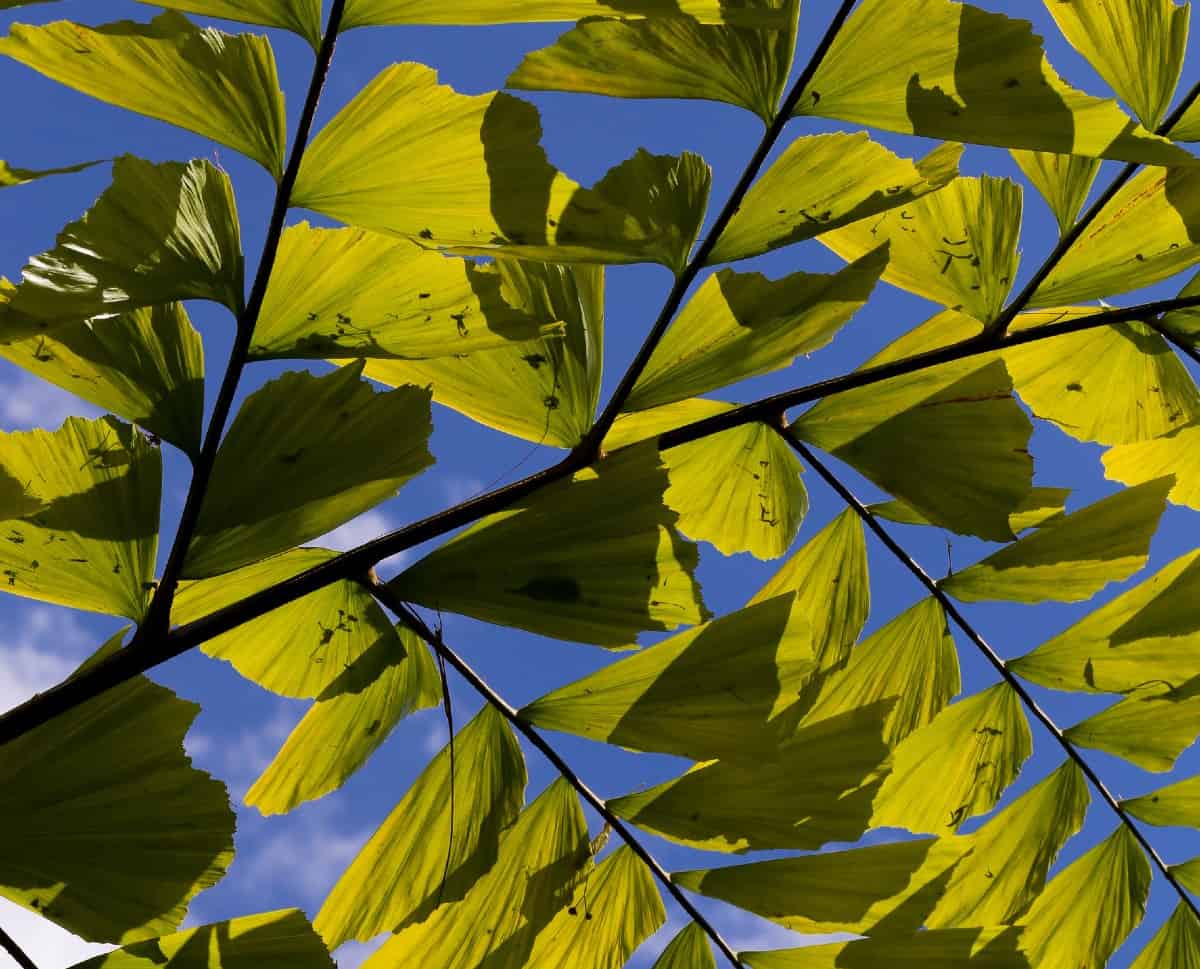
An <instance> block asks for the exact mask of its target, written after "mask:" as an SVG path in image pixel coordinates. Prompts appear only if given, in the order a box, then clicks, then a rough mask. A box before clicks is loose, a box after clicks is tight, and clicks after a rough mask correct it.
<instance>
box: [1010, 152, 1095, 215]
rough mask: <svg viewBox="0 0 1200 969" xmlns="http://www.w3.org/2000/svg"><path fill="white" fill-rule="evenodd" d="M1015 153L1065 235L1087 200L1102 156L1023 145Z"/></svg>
mask: <svg viewBox="0 0 1200 969" xmlns="http://www.w3.org/2000/svg"><path fill="white" fill-rule="evenodd" d="M1012 156H1013V160H1014V161H1016V163H1017V165H1019V166H1020V168H1021V171H1022V172H1024V173H1025V177H1026V178H1028V179H1029V181H1030V182H1032V183H1033V187H1034V188H1035V189H1037V191H1038V194H1039V195H1041V197H1042V198H1044V199H1045V200H1046V204H1047V205H1049V206H1050V211H1051V212H1053V213H1054V218H1055V219H1056V220H1058V232H1059V235H1065V234H1066V231H1067V230H1068V229H1069V228H1071V226H1073V225H1074V224H1075V219H1076V217H1077V216H1078V215H1079V210H1080V209H1082V208H1083V203H1084V202H1086V201H1087V196H1088V192H1090V191H1091V188H1092V183H1093V182H1094V181H1095V180H1096V175H1097V174H1098V173H1099V171H1100V159H1098V158H1088V157H1086V156H1083V155H1059V154H1055V153H1054V152H1051V151H1021V150H1019V149H1014V150H1013V152H1012Z"/></svg>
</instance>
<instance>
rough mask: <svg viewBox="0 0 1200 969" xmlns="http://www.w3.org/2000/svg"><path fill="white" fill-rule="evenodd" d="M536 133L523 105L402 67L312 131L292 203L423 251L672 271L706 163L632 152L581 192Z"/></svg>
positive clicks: (532, 114) (700, 211) (703, 192)
mask: <svg viewBox="0 0 1200 969" xmlns="http://www.w3.org/2000/svg"><path fill="white" fill-rule="evenodd" d="M541 134H542V130H541V121H540V120H539V118H538V112H537V109H536V108H534V107H533V105H531V104H529V103H527V102H525V101H521V100H518V99H517V98H514V97H510V96H509V95H507V94H483V95H479V96H477V97H469V96H467V95H463V94H458V93H457V92H455V91H454V90H453V89H451V88H449V87H446V86H444V85H439V84H438V83H437V72H436V71H434V70H433V69H432V68H428V67H425V66H424V65H421V64H396V65H393V66H392V67H389V68H387V69H386V70H384V71H383V72H382V73H381V74H380V75H379V76H378V77H376V78H375V79H374V80H373V81H371V83H370V84H368V85H367V86H366V87H365V88H364V89H363V90H362V91H361V92H360V93H359V94H358V96H357V97H355V98H354V100H353V101H351V102H350V104H348V105H347V106H346V107H345V108H344V109H342V111H341V112H340V113H339V114H338V115H337V116H336V117H335V118H334V119H333V120H332V121H331V122H330V123H329V124H328V125H326V127H325V128H324V129H323V130H322V131H321V132H320V134H318V135H317V136H316V138H314V139H313V141H312V144H311V145H310V146H309V148H308V150H307V151H306V152H305V154H304V162H303V164H302V165H301V166H300V175H299V178H298V180H297V182H296V188H295V191H294V192H293V195H292V201H293V203H294V204H295V205H297V206H299V207H301V208H308V209H313V210H315V211H317V212H322V213H324V214H325V215H328V216H331V217H333V218H335V219H340V220H341V221H343V222H346V223H349V224H350V225H357V226H361V227H362V228H365V229H374V230H376V231H379V232H387V233H391V234H392V235H398V236H403V237H405V238H409V239H412V240H413V241H415V242H417V243H418V244H420V245H424V246H426V247H427V248H442V249H450V250H455V251H458V252H461V253H466V254H472V253H476V254H484V255H494V254H496V253H497V252H505V251H508V252H511V253H513V254H514V255H521V256H525V257H527V258H533V259H546V260H560V261H561V260H569V261H581V262H646V261H661V262H664V263H666V264H667V265H669V266H672V267H673V268H677V264H678V263H679V260H680V259H681V258H686V250H687V249H689V248H690V247H691V244H692V242H693V241H694V240H695V234H696V232H698V231H699V227H700V222H701V221H702V220H703V218H704V208H705V204H706V202H707V200H708V187H709V180H710V174H709V171H708V166H707V165H705V164H704V162H703V160H702V159H700V158H699V157H698V156H696V155H691V154H685V155H683V156H682V157H680V158H672V157H669V156H657V155H650V154H648V153H646V152H640V153H639V154H638V155H637V156H635V157H634V158H633V159H631V160H630V161H628V162H625V163H624V164H622V165H619V166H617V168H615V169H613V170H612V171H611V172H609V174H608V175H607V176H605V178H604V179H602V180H601V182H600V183H599V184H598V185H597V186H596V187H595V189H592V190H585V189H581V188H580V187H579V186H578V185H577V184H575V182H573V181H571V180H570V179H569V178H567V177H566V176H565V175H563V174H562V173H561V172H559V171H557V170H556V169H555V168H554V167H553V166H552V165H551V164H550V163H549V162H548V161H547V160H546V153H545V151H544V150H543V149H542V147H541V145H540V144H539V140H540V138H541ZM634 193H636V194H634ZM630 205H636V206H637V207H636V208H633V209H631V208H629V206H630Z"/></svg>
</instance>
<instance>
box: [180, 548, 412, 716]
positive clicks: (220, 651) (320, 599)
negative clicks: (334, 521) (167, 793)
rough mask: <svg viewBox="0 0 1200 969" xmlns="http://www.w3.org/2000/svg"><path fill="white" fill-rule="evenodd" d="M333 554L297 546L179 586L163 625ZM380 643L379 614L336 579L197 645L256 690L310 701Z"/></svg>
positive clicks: (359, 588) (363, 593)
mask: <svg viewBox="0 0 1200 969" xmlns="http://www.w3.org/2000/svg"><path fill="white" fill-rule="evenodd" d="M336 557H337V552H331V551H328V550H326V549H323V548H297V549H293V550H292V551H290V552H285V553H284V554H282V555H277V556H274V557H273V558H269V559H266V560H265V561H262V562H256V563H255V564H253V565H247V566H246V567H245V568H241V569H237V570H236V571H233V572H226V573H224V574H223V575H221V576H219V577H217V578H212V579H201V580H199V581H196V582H181V583H180V584H179V591H178V592H176V594H175V600H174V603H173V605H172V608H171V622H172V623H173V624H176V625H179V624H182V623H188V622H193V621H194V620H197V619H201V618H203V617H204V616H207V615H209V614H211V613H214V612H216V611H217V610H218V609H224V608H225V607H226V606H231V605H233V604H234V603H236V602H240V601H241V600H243V599H245V598H247V597H248V596H251V595H254V594H255V593H257V592H262V591H263V590H264V589H268V588H270V587H272V586H274V585H276V584H278V583H280V582H284V581H286V580H288V579H290V578H292V577H293V576H296V575H299V574H300V573H301V572H304V571H307V570H308V569H311V568H315V567H316V566H318V565H321V564H322V563H324V562H328V561H329V560H330V559H333V558H336ZM380 639H387V640H392V639H394V633H393V630H392V624H391V623H390V622H389V621H388V618H387V616H386V615H385V614H384V612H383V610H382V609H381V608H380V607H379V605H378V603H376V602H375V599H374V597H373V596H372V595H371V594H370V593H369V592H368V591H367V590H366V588H365V587H364V586H363V585H362V584H360V583H358V582H353V581H350V580H343V581H340V582H332V583H330V584H329V585H326V586H323V587H322V588H320V589H318V590H317V591H316V592H310V593H309V594H308V595H306V596H303V597H301V598H299V599H297V600H295V601H294V602H289V603H288V604H287V605H285V606H280V607H279V608H277V609H273V610H271V611H270V612H268V613H266V614H265V615H263V616H260V617H259V618H258V619H252V620H250V622H248V623H246V624H244V625H241V626H238V627H237V628H236V629H233V630H230V631H229V632H227V633H223V634H221V635H220V636H215V637H213V638H212V639H208V640H206V641H205V642H203V643H202V644H201V645H200V648H201V649H202V650H203V651H204V653H205V654H206V655H208V656H211V657H213V658H214V659H223V660H225V661H227V662H229V663H231V664H233V667H234V669H236V670H237V671H238V672H239V673H241V674H242V676H244V677H246V678H247V679H249V680H253V681H254V682H255V683H257V684H258V685H259V686H261V687H263V688H264V689H267V690H271V691H272V692H274V693H279V694H282V695H283V696H291V697H316V696H320V695H322V694H324V693H326V692H327V691H328V690H329V689H330V688H331V687H332V686H333V685H334V684H335V683H336V682H338V681H339V680H340V679H341V678H342V677H343V675H344V673H345V672H346V671H347V670H348V669H350V668H351V667H353V666H354V665H355V664H356V663H357V661H358V660H359V659H361V658H362V657H363V655H364V654H365V653H367V652H368V651H369V650H370V649H371V647H372V646H374V645H375V643H376V642H377V641H379V640H380Z"/></svg>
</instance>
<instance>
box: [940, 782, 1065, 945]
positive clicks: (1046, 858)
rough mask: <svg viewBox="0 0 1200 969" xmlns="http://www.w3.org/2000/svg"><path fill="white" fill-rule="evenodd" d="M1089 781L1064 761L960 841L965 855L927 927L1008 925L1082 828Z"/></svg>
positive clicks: (1026, 905) (955, 869) (1034, 896)
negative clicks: (1060, 852)
mask: <svg viewBox="0 0 1200 969" xmlns="http://www.w3.org/2000/svg"><path fill="white" fill-rule="evenodd" d="M1088 801H1089V794H1088V787H1087V781H1086V780H1085V779H1084V776H1083V772H1082V771H1081V770H1080V769H1079V768H1078V767H1077V766H1076V765H1075V763H1074V762H1073V761H1066V762H1065V763H1064V764H1063V765H1062V766H1061V767H1059V768H1058V770H1056V771H1055V772H1054V773H1053V774H1051V775H1050V776H1049V777H1047V778H1046V779H1045V780H1044V781H1042V782H1041V783H1040V784H1038V785H1037V786H1036V787H1034V788H1032V789H1031V790H1029V791H1027V792H1026V793H1025V794H1022V795H1021V797H1019V798H1017V800H1015V801H1013V803H1012V804H1010V805H1009V806H1008V807H1006V808H1005V809H1004V810H1003V811H1001V812H999V813H998V814H997V815H995V816H994V817H993V818H991V819H990V820H989V821H988V822H987V823H986V824H984V825H983V826H982V827H981V828H979V829H978V830H977V831H975V832H973V833H972V834H970V835H966V836H965V837H963V838H961V839H959V840H960V841H962V842H963V843H964V844H963V848H964V852H963V856H962V858H961V859H960V860H959V861H958V863H957V864H956V865H955V867H954V870H953V872H952V873H951V874H950V877H949V880H948V881H947V882H946V884H945V887H944V890H943V891H942V892H940V894H939V897H938V899H937V905H936V907H935V908H934V909H933V911H932V913H931V914H930V915H929V916H928V918H927V920H926V924H927V925H928V926H929V927H930V928H953V927H955V926H962V925H1006V924H1009V923H1011V922H1015V921H1017V919H1018V917H1019V916H1020V915H1021V913H1023V912H1024V911H1025V910H1026V909H1027V908H1028V907H1029V905H1030V903H1031V902H1033V900H1034V899H1035V898H1037V896H1038V895H1039V894H1040V893H1041V891H1042V888H1043V886H1045V884H1046V876H1047V874H1048V873H1049V871H1050V866H1051V865H1052V864H1053V863H1054V859H1055V857H1056V856H1057V855H1058V853H1059V851H1061V850H1062V847H1063V845H1064V844H1066V843H1067V841H1068V840H1069V839H1070V838H1071V837H1072V835H1074V834H1075V833H1076V832H1077V831H1079V829H1080V828H1081V827H1082V826H1083V819H1084V815H1086V814H1087V808H1088Z"/></svg>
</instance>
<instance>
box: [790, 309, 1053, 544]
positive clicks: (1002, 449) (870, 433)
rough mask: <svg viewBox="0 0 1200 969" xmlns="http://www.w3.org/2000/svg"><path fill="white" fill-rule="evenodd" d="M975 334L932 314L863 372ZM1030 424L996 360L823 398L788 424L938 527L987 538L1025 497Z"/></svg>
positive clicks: (1006, 534) (954, 317)
mask: <svg viewBox="0 0 1200 969" xmlns="http://www.w3.org/2000/svg"><path fill="white" fill-rule="evenodd" d="M978 333H979V324H978V323H976V322H975V321H974V320H971V319H970V318H968V317H966V316H962V315H960V314H957V313H953V312H951V311H947V312H944V313H940V314H938V315H937V316H934V317H933V318H932V319H929V320H927V321H926V322H925V323H923V324H922V325H921V326H919V327H917V328H916V329H915V330H912V331H911V332H909V333H907V334H905V335H904V336H902V337H900V338H899V339H898V340H896V341H895V342H893V343H892V344H891V345H890V346H888V347H886V348H885V349H884V350H883V351H882V352H881V353H878V354H876V355H875V356H874V357H872V358H871V359H870V360H868V361H867V362H866V364H864V367H872V366H878V365H881V364H885V363H890V362H892V361H896V360H903V359H905V358H907V357H911V356H913V355H914V354H918V353H922V352H924V351H926V350H932V349H934V348H936V347H941V346H945V345H946V344H947V343H949V342H951V341H952V340H953V339H966V338H967V337H970V336H976V335H978ZM1032 430H1033V427H1032V425H1031V424H1030V422H1029V419H1028V418H1027V417H1026V416H1025V413H1024V411H1022V410H1021V408H1020V406H1019V405H1018V404H1017V402H1016V401H1015V400H1014V399H1013V397H1012V381H1011V380H1010V378H1009V376H1008V371H1007V370H1006V369H1005V368H1004V364H1003V363H1002V362H1000V361H999V360H995V359H991V360H989V359H987V358H984V359H982V360H976V359H965V360H959V361H957V362H954V363H949V364H942V365H940V366H936V367H929V368H926V369H923V370H920V371H918V372H916V373H913V374H910V375H907V376H903V377H894V378H892V379H891V380H886V381H883V382H881V383H877V384H873V385H871V386H870V387H863V388H861V389H859V390H851V391H849V392H847V393H843V394H838V395H836V396H833V397H827V398H826V399H825V400H823V401H821V402H820V403H819V404H817V405H816V406H815V407H813V408H811V409H810V410H808V411H807V412H806V413H804V414H802V415H801V416H800V418H799V419H798V420H797V421H796V422H795V424H793V425H792V431H793V433H795V434H796V435H797V436H798V437H800V438H802V439H803V440H805V441H808V442H809V443H811V444H815V445H816V446H817V447H820V448H822V449H824V450H826V451H829V452H830V453H831V454H833V455H834V456H835V457H838V458H841V459H842V460H843V461H845V462H846V463H847V464H850V465H851V466H853V467H854V468H856V469H857V470H858V471H860V472H861V473H862V474H864V475H865V476H866V477H868V478H870V479H871V480H872V481H874V482H875V483H876V484H877V485H879V487H880V488H883V489H884V490H885V491H888V492H891V494H893V495H894V496H895V497H897V498H899V499H901V500H903V501H904V502H905V503H906V504H908V505H909V506H910V507H911V508H913V509H915V510H916V511H917V512H918V513H919V514H921V515H922V516H923V517H925V518H927V519H928V520H929V521H931V522H933V523H934V524H937V525H939V526H941V527H943V528H948V529H950V530H951V531H955V532H960V533H964V534H967V535H977V536H979V537H980V538H988V539H992V540H997V541H1007V540H1009V539H1011V538H1012V534H1013V533H1012V528H1011V526H1010V524H1009V518H1010V516H1012V515H1013V514H1014V513H1015V512H1016V511H1017V509H1018V508H1020V507H1021V506H1022V505H1023V504H1024V502H1025V501H1026V500H1027V498H1028V497H1029V493H1030V487H1031V479H1032V477H1033V460H1032V458H1030V456H1029V452H1028V450H1027V446H1028V444H1029V437H1030V434H1031V433H1032Z"/></svg>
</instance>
